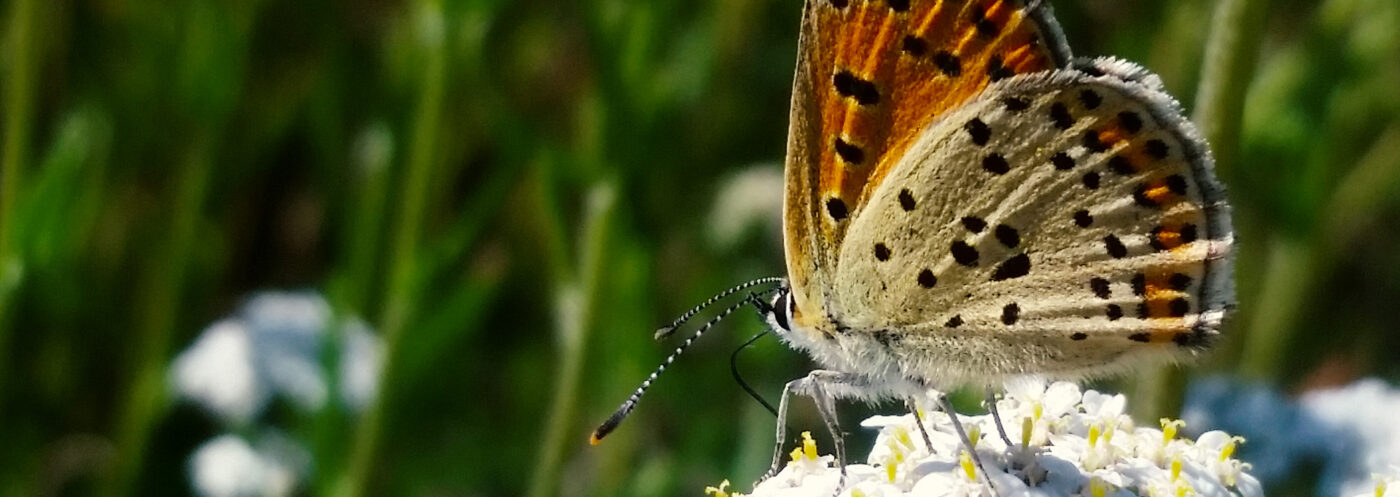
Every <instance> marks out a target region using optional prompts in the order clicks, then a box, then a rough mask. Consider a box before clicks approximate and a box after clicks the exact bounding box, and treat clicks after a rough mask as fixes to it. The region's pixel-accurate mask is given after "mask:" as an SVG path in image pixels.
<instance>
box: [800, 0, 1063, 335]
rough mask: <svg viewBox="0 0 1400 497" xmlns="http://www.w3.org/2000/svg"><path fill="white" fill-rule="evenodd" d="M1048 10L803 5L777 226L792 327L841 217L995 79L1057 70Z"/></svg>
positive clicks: (1016, 5) (902, 2) (835, 241)
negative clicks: (917, 142) (937, 124)
mask: <svg viewBox="0 0 1400 497" xmlns="http://www.w3.org/2000/svg"><path fill="white" fill-rule="evenodd" d="M1069 57H1070V54H1069V48H1068V46H1067V45H1066V44H1065V42H1064V37H1063V35H1062V34H1061V33H1060V29H1059V27H1058V25H1056V24H1055V22H1054V20H1053V17H1052V15H1051V14H1050V12H1049V7H1048V6H1045V5H1043V4H1038V5H1036V6H1033V7H1027V6H1026V5H1024V4H1023V3H1022V2H1015V1H919V0H878V1H877V0H809V1H808V2H807V3H806V6H805V8H804V13H803V20H802V34H801V40H800V42H799V53H798V65H797V71H796V76H795V82H794V87H793V104H792V109H793V110H792V116H791V127H790V130H789V144H788V161H787V173H786V174H787V187H786V190H787V191H786V200H785V203H784V209H785V211H784V222H785V224H786V225H787V229H786V230H785V231H786V235H787V240H785V241H786V247H787V252H788V253H787V260H788V273H789V277H790V280H791V285H792V289H793V295H794V300H795V302H796V306H797V310H798V316H797V318H798V319H799V322H801V324H805V325H808V326H817V324H818V323H819V322H820V321H821V319H820V318H821V317H822V316H820V314H821V313H820V311H819V309H820V308H821V305H820V304H819V303H818V302H816V301H815V300H813V299H822V298H826V296H823V295H822V291H821V289H819V288H817V287H815V286H813V284H812V283H811V282H812V281H813V277H814V276H816V277H818V278H817V279H818V280H822V281H830V280H829V279H828V278H825V277H823V276H822V275H821V274H819V273H820V272H822V271H829V269H828V268H833V267H835V262H836V257H837V253H836V250H835V247H837V246H839V245H840V242H841V240H842V239H843V238H844V237H845V233H846V229H847V224H848V222H849V220H850V219H851V218H852V217H853V216H855V215H858V214H859V213H860V212H861V210H862V209H863V208H864V206H865V205H866V203H867V201H868V199H869V197H870V195H871V193H872V192H873V191H874V190H875V188H876V187H878V185H879V184H880V182H881V179H882V178H883V177H884V176H885V175H886V174H888V173H889V171H890V169H891V168H892V167H893V166H894V164H895V163H896V162H897V161H898V159H899V158H900V157H901V156H902V155H903V154H904V152H905V150H906V149H907V148H908V147H909V146H910V145H911V144H912V143H913V142H914V139H915V138H916V137H917V136H919V134H920V132H921V131H922V130H923V129H924V128H925V127H926V126H927V125H928V124H929V123H931V122H933V121H934V120H936V119H937V118H938V117H939V116H941V115H942V114H944V113H946V112H948V111H949V110H950V109H954V108H957V107H958V106H960V105H962V104H964V103H965V102H967V101H968V100H970V99H971V98H973V97H975V96H976V95H978V94H979V93H980V92H981V91H982V90H983V88H985V87H986V86H987V85H988V84H991V83H993V82H995V81H999V80H1002V79H1006V78H1009V77H1011V76H1014V75H1016V74H1026V73H1032V72H1037V71H1044V70H1049V69H1055V68H1058V67H1063V66H1064V65H1065V64H1066V63H1067V61H1068V60H1069Z"/></svg>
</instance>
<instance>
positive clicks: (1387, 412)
mask: <svg viewBox="0 0 1400 497" xmlns="http://www.w3.org/2000/svg"><path fill="white" fill-rule="evenodd" d="M1298 403H1299V405H1301V406H1302V408H1303V411H1304V412H1306V413H1308V414H1310V415H1311V416H1312V418H1313V419H1316V420H1317V421H1318V422H1320V423H1322V424H1324V425H1326V426H1328V427H1330V428H1332V429H1333V430H1336V431H1338V432H1342V433H1347V434H1351V435H1353V437H1354V438H1351V439H1350V441H1351V442H1353V445H1352V450H1351V451H1349V452H1350V456H1351V458H1352V461H1351V464H1350V465H1348V466H1347V467H1344V468H1343V467H1339V468H1334V472H1335V474H1334V476H1339V477H1340V478H1341V480H1342V483H1341V489H1340V493H1339V495H1355V494H1358V493H1365V492H1367V491H1369V490H1371V489H1372V488H1373V487H1374V482H1373V476H1372V475H1375V474H1385V473H1387V472H1388V471H1389V470H1391V469H1392V468H1393V467H1394V465H1397V464H1400V424H1398V423H1396V416H1397V415H1400V390H1396V389H1394V388H1391V387H1390V385H1388V384H1386V383H1385V382H1384V381H1381V380H1379V379H1376V378H1367V379H1363V380H1360V381H1357V382H1355V383H1352V384H1350V385H1347V386H1345V387H1342V388H1336V389H1330V390H1316V391H1312V392H1308V393H1306V394H1303V396H1302V397H1300V398H1299V399H1298Z"/></svg>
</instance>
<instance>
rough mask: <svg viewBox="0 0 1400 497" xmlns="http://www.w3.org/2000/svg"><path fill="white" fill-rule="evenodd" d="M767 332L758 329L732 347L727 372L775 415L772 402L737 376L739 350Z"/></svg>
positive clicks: (776, 414)
mask: <svg viewBox="0 0 1400 497" xmlns="http://www.w3.org/2000/svg"><path fill="white" fill-rule="evenodd" d="M767 334H768V330H763V331H760V332H759V333H758V334H757V335H754V336H753V338H750V339H749V341H747V342H744V344H743V345H740V346H739V348H737V349H734V352H733V353H731V354H729V372H730V373H731V374H733V375H734V381H737V382H739V388H743V389H744V391H745V392H748V394H749V397H753V399H754V400H757V401H758V403H759V404H763V407H764V408H765V409H768V412H771V413H773V416H774V417H777V416H778V410H777V409H774V408H773V404H769V403H768V401H767V400H764V399H763V396H761V395H759V394H758V392H757V391H755V390H754V389H753V387H750V386H749V384H748V383H746V382H744V378H743V377H742V376H739V352H741V351H743V350H744V348H746V347H748V346H749V345H753V343H754V342H757V341H758V339H760V338H763V336H764V335H767Z"/></svg>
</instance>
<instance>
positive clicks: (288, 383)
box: [238, 292, 331, 411]
mask: <svg viewBox="0 0 1400 497" xmlns="http://www.w3.org/2000/svg"><path fill="white" fill-rule="evenodd" d="M238 316H239V317H240V318H242V320H243V322H245V323H247V326H248V330H249V332H250V333H251V335H252V337H253V351H254V354H253V358H254V360H256V361H257V364H258V371H259V373H260V374H261V376H262V377H263V378H264V379H265V380H266V381H267V382H268V383H269V385H270V386H271V387H272V389H273V390H275V391H276V392H278V393H281V394H283V395H284V396H286V398H287V399H288V400H290V401H292V402H293V403H294V404H296V406H297V407H298V408H301V409H302V410H304V411H315V410H317V409H320V408H321V406H322V405H325V403H326V394H327V384H326V383H327V382H326V373H325V368H323V367H322V366H321V349H322V346H323V344H324V342H325V332H326V328H327V326H329V325H330V321H331V307H330V304H327V303H326V301H325V299H323V298H321V296H320V295H318V294H315V293H312V292H264V293H259V294H257V295H254V296H253V297H252V298H250V299H248V302H246V303H244V304H243V307H242V309H240V310H239V313H238Z"/></svg>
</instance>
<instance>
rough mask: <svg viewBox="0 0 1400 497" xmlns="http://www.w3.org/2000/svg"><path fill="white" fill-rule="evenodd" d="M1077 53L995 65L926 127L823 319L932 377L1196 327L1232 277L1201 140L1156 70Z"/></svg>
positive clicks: (865, 225)
mask: <svg viewBox="0 0 1400 497" xmlns="http://www.w3.org/2000/svg"><path fill="white" fill-rule="evenodd" d="M1084 67H1085V69H1084V70H1076V69H1065V70H1061V71H1056V72H1053V73H1050V72H1046V73H1038V74H1032V75H1027V76H1018V77H1016V78H1013V79H1010V80H1007V81H1004V82H1001V83H998V84H996V85H993V86H992V87H990V88H988V89H987V91H986V92H984V94H982V95H980V96H979V97H977V98H976V99H974V100H972V101H970V102H968V103H967V104H966V105H965V106H963V107H961V108H959V109H956V110H953V111H951V112H949V113H948V114H946V115H945V116H944V117H943V118H942V119H940V120H939V121H938V122H937V123H936V124H934V125H933V126H932V127H930V128H929V129H927V130H925V132H924V133H923V134H922V135H921V136H920V137H919V139H918V140H917V141H916V142H915V144H914V145H913V146H912V147H911V148H910V149H909V150H908V151H907V152H906V153H905V155H904V157H903V159H902V160H901V161H899V163H898V164H897V165H895V166H894V168H893V170H892V171H891V172H890V174H889V176H888V177H887V178H885V179H884V181H882V182H881V184H880V185H879V186H878V188H876V189H875V191H874V192H873V194H872V196H871V199H870V202H869V205H868V206H867V207H866V208H865V209H864V211H863V212H862V213H861V214H859V215H858V216H857V217H855V218H854V219H852V220H851V224H850V229H849V231H848V232H847V234H846V237H845V239H844V241H843V244H842V246H841V247H840V254H839V256H838V258H837V269H836V274H835V275H834V278H835V279H834V280H833V281H840V282H842V283H841V285H840V288H839V289H838V291H836V292H834V293H833V295H831V300H830V303H829V306H828V308H827V311H828V312H829V313H830V315H832V316H833V319H835V320H836V321H837V322H839V323H841V324H842V326H843V327H844V328H845V329H846V330H849V332H851V333H868V334H872V335H879V334H881V333H883V334H885V335H887V336H897V337H898V338H899V341H900V345H902V346H901V347H893V348H891V350H894V351H895V352H896V353H899V354H902V355H906V356H908V358H909V360H911V361H917V362H919V363H920V364H923V366H921V367H914V368H906V369H905V370H906V371H911V370H924V371H930V372H932V371H936V372H937V373H936V374H935V375H936V376H940V375H941V376H945V378H941V379H942V380H949V379H955V380H957V381H986V378H988V377H995V376H996V375H1002V376H1005V375H1009V374H1015V373H1018V372H1039V373H1044V374H1049V375H1052V376H1053V375H1060V376H1078V375H1081V374H1089V373H1094V372H1100V371H1106V370H1111V369H1116V368H1121V367H1123V366H1124V365H1125V364H1127V362H1129V361H1130V360H1132V361H1136V359H1137V358H1138V357H1139V356H1140V355H1151V356H1153V357H1159V358H1170V357H1173V356H1177V355H1182V354H1189V353H1190V352H1193V351H1195V350H1196V349H1199V348H1201V347H1203V346H1204V345H1206V343H1207V342H1208V341H1209V339H1210V338H1211V337H1213V336H1214V334H1215V333H1216V329H1217V328H1218V327H1219V325H1220V321H1221V319H1222V317H1223V314H1224V309H1225V307H1226V305H1228V304H1229V302H1230V299H1231V298H1232V294H1233V292H1232V289H1231V288H1230V280H1229V267H1228V266H1229V259H1228V253H1229V249H1230V245H1231V243H1232V235H1231V230H1230V227H1229V215H1228V207H1227V205H1226V204H1225V201H1224V193H1223V191H1222V189H1221V187H1220V186H1219V184H1218V183H1217V182H1216V179H1215V177H1214V173H1213V170H1212V165H1211V164H1212V163H1211V159H1210V156H1209V153H1208V151H1207V149H1206V146H1205V143H1204V142H1203V141H1202V140H1201V138H1200V137H1199V136H1198V135H1197V134H1196V132H1195V131H1194V128H1192V127H1191V125H1190V123H1189V122H1187V121H1186V120H1185V118H1184V117H1183V116H1182V115H1181V111H1180V109H1179V106H1177V105H1176V103H1175V101H1174V100H1172V99H1171V98H1170V97H1169V96H1167V95H1166V94H1165V93H1162V92H1160V91H1159V90H1158V89H1156V88H1154V87H1153V86H1151V85H1150V84H1147V83H1143V82H1141V81H1139V80H1141V79H1142V78H1143V77H1144V75H1150V73H1147V72H1146V71H1145V70H1142V69H1140V68H1138V67H1137V66H1134V65H1132V64H1129V63H1126V62H1118V61H1111V60H1107V59H1105V60H1100V61H1096V63H1095V64H1092V65H1085V66H1084ZM887 339H888V338H886V340H887ZM1162 351H1167V352H1169V353H1167V354H1161V353H1159V352H1162ZM1137 352H1143V353H1144V354H1137ZM973 361H975V362H976V364H972V363H971V362H973ZM971 372H977V374H979V375H981V376H980V377H979V378H968V377H965V376H966V375H968V374H970V373H971Z"/></svg>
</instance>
